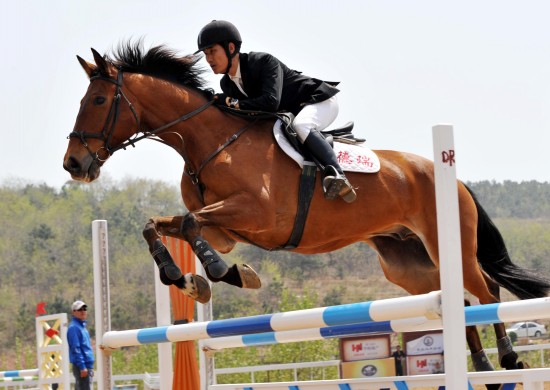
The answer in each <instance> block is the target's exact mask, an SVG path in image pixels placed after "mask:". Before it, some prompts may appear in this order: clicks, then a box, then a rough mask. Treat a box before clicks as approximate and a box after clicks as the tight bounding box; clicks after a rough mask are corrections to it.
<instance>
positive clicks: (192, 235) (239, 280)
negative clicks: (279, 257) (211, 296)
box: [181, 213, 262, 289]
mask: <svg viewBox="0 0 550 390" xmlns="http://www.w3.org/2000/svg"><path fill="white" fill-rule="evenodd" d="M200 232H201V226H200V224H199V222H198V221H197V217H196V215H195V214H194V213H187V214H186V215H185V216H184V217H183V221H182V224H181V233H182V234H183V236H184V237H185V240H186V241H187V242H189V243H190V244H191V247H192V248H193V251H194V252H195V254H196V255H197V257H198V258H199V260H200V262H201V264H202V265H203V267H204V269H205V271H206V275H207V276H208V279H210V280H211V281H213V282H225V283H228V284H231V285H233V286H237V287H241V288H254V289H255V288H260V287H261V285H262V283H261V281H260V278H259V276H258V274H257V273H256V271H254V270H253V269H252V267H250V266H249V265H247V264H233V266H231V267H228V266H227V264H226V263H225V261H224V260H223V259H222V258H221V257H220V256H219V255H218V253H217V252H216V251H215V250H214V249H213V248H212V246H211V245H210V244H209V243H208V241H206V240H205V239H204V238H203V237H202V236H201V233H200Z"/></svg>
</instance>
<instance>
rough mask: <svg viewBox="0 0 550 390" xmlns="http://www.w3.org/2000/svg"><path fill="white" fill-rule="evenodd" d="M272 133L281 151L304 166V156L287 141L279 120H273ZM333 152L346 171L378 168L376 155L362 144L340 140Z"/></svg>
mask: <svg viewBox="0 0 550 390" xmlns="http://www.w3.org/2000/svg"><path fill="white" fill-rule="evenodd" d="M273 135H274V136H275V139H276V140H277V143H278V144H279V146H280V147H281V149H283V151H284V152H285V153H286V154H287V155H288V156H289V157H290V158H292V159H293V160H294V161H296V163H297V164H298V165H299V166H300V167H303V166H304V157H303V156H302V155H301V154H300V153H298V152H297V151H296V149H294V148H293V147H292V145H291V144H290V142H288V140H287V139H286V137H285V135H284V134H283V130H282V127H281V122H280V121H277V122H275V125H274V126H273ZM334 152H335V153H336V157H337V158H338V162H339V163H340V166H341V167H342V169H343V170H344V171H346V172H363V173H375V172H378V171H379V170H380V160H379V159H378V156H377V155H376V154H375V153H374V152H373V151H372V150H371V149H369V148H367V147H366V146H362V145H350V144H345V143H342V142H335V143H334Z"/></svg>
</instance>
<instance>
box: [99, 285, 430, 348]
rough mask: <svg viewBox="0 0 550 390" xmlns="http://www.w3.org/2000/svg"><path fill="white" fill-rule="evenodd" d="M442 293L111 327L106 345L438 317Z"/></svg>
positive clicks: (105, 336) (172, 340)
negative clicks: (160, 324)
mask: <svg viewBox="0 0 550 390" xmlns="http://www.w3.org/2000/svg"><path fill="white" fill-rule="evenodd" d="M440 295H441V293H440V292H439V291H434V292H431V293H428V294H422V295H413V296H407V297H400V298H391V299H384V300H379V301H374V302H362V303H352V304H347V305H339V306H331V307H324V308H315V309H306V310H296V311H290V312H285V313H276V314H266V315H259V316H252V317H243V318H234V319H227V320H216V321H207V322H198V323H197V322H195V323H190V324H182V325H170V326H164V327H157V328H147V329H133V330H124V331H111V332H106V333H105V334H104V335H103V345H104V346H105V347H108V348H120V347H126V346H131V345H139V344H152V343H164V342H174V341H188V340H198V339H209V338H213V337H222V336H234V335H243V334H252V333H266V332H275V331H285V330H297V329H309V328H321V327H326V326H336V325H349V324H358V323H364V322H372V321H388V320H393V319H401V318H411V317H412V318H414V317H422V316H424V317H427V318H439V313H440V306H441V296H440Z"/></svg>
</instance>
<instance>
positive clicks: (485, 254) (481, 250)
mask: <svg viewBox="0 0 550 390" xmlns="http://www.w3.org/2000/svg"><path fill="white" fill-rule="evenodd" d="M465 187H466V189H467V190H468V192H469V193H470V195H471V196H472V198H473V200H474V202H475V205H476V208H477V215H478V221H477V259H478V261H479V264H480V265H481V268H482V269H483V270H484V271H485V272H486V273H487V274H488V275H489V276H490V277H491V278H492V279H494V280H495V282H497V283H498V284H499V285H500V286H502V287H504V288H505V289H507V290H508V291H510V292H511V293H512V294H514V295H516V296H517V297H518V298H520V299H531V298H542V297H546V296H547V295H548V291H549V290H550V280H547V279H545V278H544V277H541V276H539V275H537V274H536V273H534V272H532V271H529V270H527V269H524V268H522V267H519V266H517V265H515V264H514V263H512V260H511V259H510V256H509V254H508V249H507V248H506V244H505V243H504V239H503V238H502V235H501V234H500V232H499V231H498V229H497V227H496V226H495V224H494V223H493V221H492V220H491V218H490V217H489V215H488V214H487V212H486V211H485V210H484V209H483V207H482V206H481V204H480V203H479V201H478V200H477V198H476V196H475V194H474V193H473V191H472V190H471V189H470V188H468V186H466V185H465Z"/></svg>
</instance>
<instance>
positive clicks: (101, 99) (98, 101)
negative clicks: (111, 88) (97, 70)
mask: <svg viewBox="0 0 550 390" xmlns="http://www.w3.org/2000/svg"><path fill="white" fill-rule="evenodd" d="M103 103H105V98H104V97H103V96H97V97H96V98H95V99H94V104H95V105H96V106H99V105H101V104H103Z"/></svg>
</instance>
